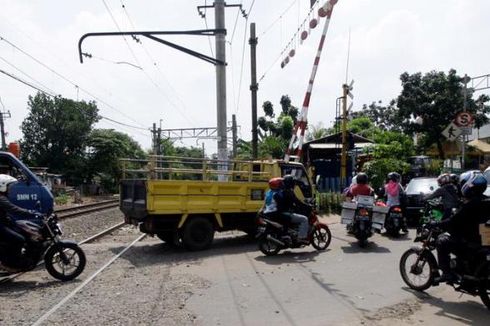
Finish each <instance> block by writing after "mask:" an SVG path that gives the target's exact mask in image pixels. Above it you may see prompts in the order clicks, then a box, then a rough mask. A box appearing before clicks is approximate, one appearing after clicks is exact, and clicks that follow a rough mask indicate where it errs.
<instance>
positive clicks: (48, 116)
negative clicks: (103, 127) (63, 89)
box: [21, 93, 100, 183]
mask: <svg viewBox="0 0 490 326" xmlns="http://www.w3.org/2000/svg"><path fill="white" fill-rule="evenodd" d="M28 107H29V114H28V115H27V117H26V118H25V119H24V121H23V122H22V125H21V130H22V132H23V135H24V137H23V139H22V140H21V147H22V154H21V155H22V160H23V161H24V162H25V163H26V164H28V165H33V166H43V167H47V168H48V169H49V171H50V172H52V173H62V174H64V176H65V177H66V179H67V181H68V182H71V183H80V182H81V181H82V180H83V179H82V177H83V175H84V174H85V171H84V170H85V165H86V160H85V153H84V151H85V143H86V141H87V139H88V137H89V134H90V132H91V130H92V127H93V125H94V124H95V123H96V122H97V121H98V120H99V119H100V117H99V116H98V114H97V113H98V109H97V106H96V104H95V102H88V103H87V102H85V101H81V102H76V101H73V100H69V99H66V98H62V97H59V96H58V97H55V98H50V97H48V96H46V95H44V94H42V93H38V94H37V95H36V96H34V97H32V96H29V101H28Z"/></svg>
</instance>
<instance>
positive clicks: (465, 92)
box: [461, 74, 471, 171]
mask: <svg viewBox="0 0 490 326" xmlns="http://www.w3.org/2000/svg"><path fill="white" fill-rule="evenodd" d="M470 81H471V78H470V77H469V76H468V75H467V74H464V77H463V83H464V90H463V111H464V112H466V110H467V108H468V83H469V82H470ZM461 139H462V144H461V169H462V170H463V171H464V166H465V159H464V156H465V147H466V135H465V134H464V133H463V134H462V135H461Z"/></svg>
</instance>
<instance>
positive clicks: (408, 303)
mask: <svg viewBox="0 0 490 326" xmlns="http://www.w3.org/2000/svg"><path fill="white" fill-rule="evenodd" d="M331 229H332V233H333V236H334V239H333V241H332V244H331V246H330V248H329V249H328V250H326V251H324V252H318V251H316V250H315V249H313V247H306V248H303V249H295V250H286V251H283V252H281V253H280V254H279V255H278V256H276V257H265V256H263V255H262V254H261V253H260V252H259V251H257V250H256V248H255V244H253V243H250V244H247V243H240V242H242V241H243V242H246V239H245V238H244V237H238V238H233V237H230V238H224V239H219V240H218V241H216V244H215V246H214V247H213V249H211V250H209V251H207V252H206V253H202V256H201V257H199V258H198V256H200V254H197V255H198V256H196V257H195V259H193V260H192V262H191V263H189V264H187V265H179V266H177V267H176V268H175V269H174V270H173V272H174V273H191V274H195V275H198V276H199V277H202V278H204V279H206V280H208V281H210V284H211V285H210V286H209V287H208V288H207V289H206V290H203V292H201V293H200V294H199V295H194V296H192V297H191V298H190V299H189V300H188V301H187V304H186V308H187V309H189V310H190V311H192V312H193V314H195V315H196V316H197V319H196V321H197V322H198V323H199V324H202V325H266V324H267V325H332V324H336V325H338V324H345V325H352V324H382V323H385V322H386V323H387V324H390V323H392V322H394V321H396V322H397V324H400V323H407V324H414V323H423V322H430V323H431V324H433V325H437V324H441V325H442V324H447V323H448V322H449V323H451V324H455V323H461V324H473V325H475V324H480V323H481V324H486V325H488V317H490V313H489V312H488V311H487V309H486V308H485V307H484V306H483V305H482V304H481V303H480V302H479V298H473V297H471V296H467V295H463V296H462V297H461V298H460V297H459V295H460V294H459V293H457V294H455V293H454V291H453V290H452V289H451V288H449V287H447V286H441V287H437V288H431V289H429V290H428V292H427V294H415V293H413V292H412V291H411V290H408V288H407V287H406V286H405V284H404V283H403V281H402V279H401V277H400V274H399V271H398V262H399V258H400V256H401V255H402V253H403V252H404V251H405V250H406V249H407V248H409V247H410V246H411V245H412V244H413V242H412V241H413V239H412V236H413V231H412V232H411V233H410V234H409V235H408V236H407V237H402V238H400V239H390V238H388V237H386V236H383V235H378V234H377V235H375V236H373V237H372V238H370V240H371V243H370V244H369V246H368V247H367V248H365V249H361V248H359V247H358V245H357V243H356V239H355V238H353V237H351V236H348V235H347V234H346V232H345V228H344V226H343V225H340V224H334V225H331ZM425 306H428V307H425Z"/></svg>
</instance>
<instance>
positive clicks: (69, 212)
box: [55, 199, 119, 219]
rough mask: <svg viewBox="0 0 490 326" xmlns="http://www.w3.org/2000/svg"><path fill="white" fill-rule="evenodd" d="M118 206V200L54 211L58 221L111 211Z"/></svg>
mask: <svg viewBox="0 0 490 326" xmlns="http://www.w3.org/2000/svg"><path fill="white" fill-rule="evenodd" d="M117 206H119V199H111V200H104V201H100V202H96V203H90V204H85V205H80V206H73V207H68V208H61V209H57V210H55V213H56V215H57V216H58V218H59V219H65V218H69V217H75V216H80V215H84V214H88V213H93V212H98V211H102V210H105V209H111V208H114V207H117Z"/></svg>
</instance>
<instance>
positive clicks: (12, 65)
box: [0, 57, 56, 94]
mask: <svg viewBox="0 0 490 326" xmlns="http://www.w3.org/2000/svg"><path fill="white" fill-rule="evenodd" d="M0 60H2V61H3V62H5V63H6V64H8V65H9V66H10V67H12V68H14V69H15V70H17V71H18V72H20V73H21V74H22V75H24V76H26V77H27V78H29V79H30V80H32V81H33V82H34V83H36V84H37V85H38V87H42V88H44V89H46V90H48V91H49V92H51V93H52V94H55V93H56V92H55V91H53V90H52V89H50V88H49V87H47V86H46V85H44V84H43V83H41V82H40V81H38V80H37V79H35V78H34V77H32V76H31V75H29V74H28V73H26V72H24V71H23V70H21V69H20V68H18V67H17V66H15V65H14V64H12V63H11V62H9V61H8V60H7V59H5V58H3V57H0Z"/></svg>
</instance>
